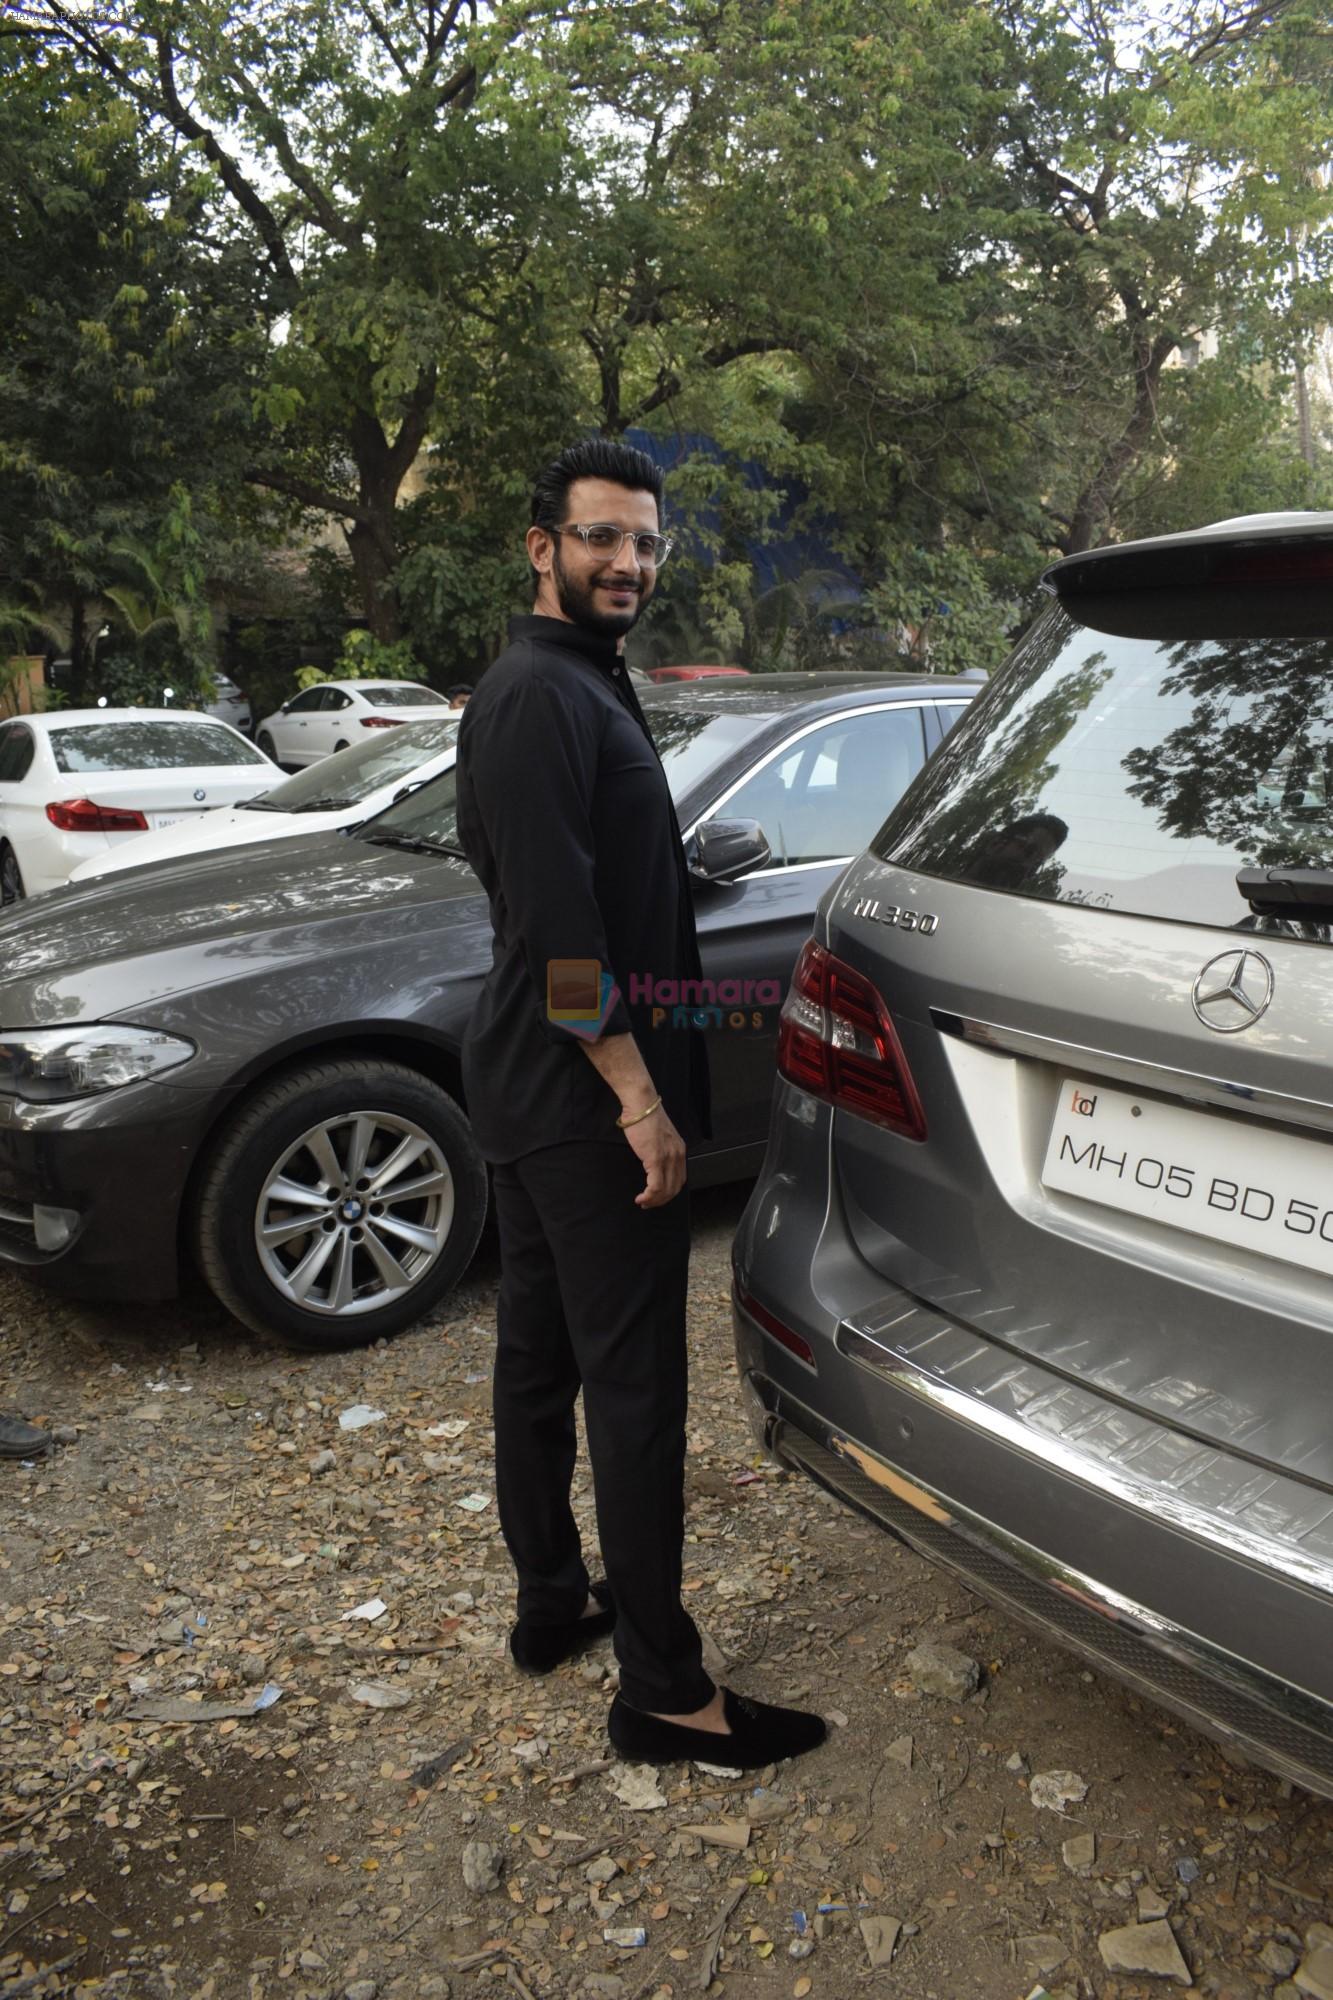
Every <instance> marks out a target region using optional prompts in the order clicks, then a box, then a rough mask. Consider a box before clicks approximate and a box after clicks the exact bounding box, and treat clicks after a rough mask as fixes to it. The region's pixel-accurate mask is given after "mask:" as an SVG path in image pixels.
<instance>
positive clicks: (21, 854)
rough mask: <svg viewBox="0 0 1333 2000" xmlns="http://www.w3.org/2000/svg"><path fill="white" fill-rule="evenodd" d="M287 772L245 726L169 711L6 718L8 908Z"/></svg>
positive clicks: (2, 896)
mask: <svg viewBox="0 0 1333 2000" xmlns="http://www.w3.org/2000/svg"><path fill="white" fill-rule="evenodd" d="M277 776H278V773H277V772H276V771H275V770H274V767H273V765H272V764H271V763H270V761H269V759H268V758H267V757H265V756H263V755H262V754H261V753H260V752H259V751H258V750H256V749H255V747H254V745H253V744H252V743H247V742H246V740H245V738H244V737H243V736H242V735H241V733H240V731H239V730H236V729H233V728H231V726H230V725H229V724H228V723H225V722H215V721H214V720H213V719H212V718H211V717H210V716H206V715H197V714H191V713H190V712H189V711H178V710H175V709H169V708H72V709H63V710H62V709H56V710H53V711H52V712H50V713H49V714H46V715H23V716H16V717H14V718H13V719H12V720H10V721H8V722H3V723H0V903H16V902H17V901H18V900H19V898H20V897H22V896H36V895H38V894H39V893H40V892H41V891H42V890H44V889H57V888H59V887H60V885H61V883H62V882H67V881H68V880H69V877H70V874H71V873H72V871H73V870H74V869H75V868H76V867H77V866H78V864H79V863H80V862H81V861H86V860H87V859H88V858H89V856H91V855H94V854H106V853H110V852H112V851H114V850H115V849H116V848H118V847H119V846H120V845H121V844H122V843H126V844H128V842H129V841H130V840H131V839H132V838H133V837H134V836H135V835H136V834H142V833H147V832H149V831H150V830H152V829H154V828H158V827H166V826H172V825H174V824H176V823H178V822H180V821H182V820H188V819H201V818H203V817H204V816H205V815H206V814H207V812H208V810H209V808H210V807H211V806H230V805H234V804H235V803H236V801H237V800H238V799H244V798H252V797H253V796H254V794H255V793H256V792H257V791H264V790H266V789H267V788H268V786H269V785H270V784H272V783H273V782H274V781H275V780H276V778H277Z"/></svg>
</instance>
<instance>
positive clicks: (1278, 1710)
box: [733, 1225, 1333, 1798]
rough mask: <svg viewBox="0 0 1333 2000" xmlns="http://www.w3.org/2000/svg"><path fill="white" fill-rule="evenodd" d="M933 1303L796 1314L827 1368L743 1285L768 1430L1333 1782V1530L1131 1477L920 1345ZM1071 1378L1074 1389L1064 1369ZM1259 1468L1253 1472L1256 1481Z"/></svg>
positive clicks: (780, 1451) (1259, 1744) (757, 1424)
mask: <svg viewBox="0 0 1333 2000" xmlns="http://www.w3.org/2000/svg"><path fill="white" fill-rule="evenodd" d="M742 1233H744V1225H743V1226H742ZM747 1280H748V1281H749V1282H751V1283H752V1282H753V1279H752V1278H750V1277H749V1274H747ZM764 1303H765V1304H767V1301H764ZM922 1310H923V1309H922V1308H921V1307H920V1305H919V1302H918V1301H916V1300H914V1299H912V1298H911V1296H910V1295H909V1294H907V1293H903V1292H898V1293H894V1294H892V1295H891V1296H889V1297H888V1298H884V1297H881V1299H880V1300H879V1301H878V1302H877V1307H876V1310H875V1311H874V1312H873V1313H863V1312H857V1313H856V1314H855V1316H854V1318H853V1319H844V1320H842V1321H841V1322H840V1323H837V1324H836V1328H835V1329H830V1327H829V1326H828V1324H827V1322H825V1324H824V1326H823V1327H822V1328H820V1327H816V1326H813V1325H809V1324H803V1323H802V1322H801V1321H800V1320H799V1319H795V1320H794V1319H793V1315H792V1314H791V1312H789V1311H784V1312H783V1313H782V1314H781V1315H780V1317H781V1318H782V1319H783V1320H784V1322H785V1323H786V1324H787V1325H788V1326H794V1327H795V1328H796V1330H798V1331H799V1332H800V1333H801V1334H802V1335H803V1336H804V1337H806V1338H807V1339H808V1340H809V1342H810V1345H811V1347H812V1349H813V1350H814V1352H815V1356H816V1360H817V1364H818V1366H817V1370H812V1369H811V1368H810V1367H808V1366H806V1365H805V1364H803V1363H802V1362H801V1361H800V1360H799V1359H797V1358H796V1357H795V1356H793V1355H792V1354H790V1353H789V1352H787V1351H786V1350H785V1349H784V1348H783V1347H781V1346H780V1345H779V1344H778V1343H777V1342H776V1341H775V1340H774V1339H773V1338H772V1337H771V1335H768V1334H765V1332H764V1331H763V1329H762V1328H761V1327H760V1326H759V1325H758V1323H757V1322H756V1321H755V1319H754V1318H753V1317H752V1316H751V1315H750V1313H749V1312H747V1311H746V1310H745V1308H744V1306H743V1305H742V1303H741V1301H740V1299H739V1298H738V1297H735V1296H733V1319H734V1327H735V1335H736V1351H737V1362H738V1366H739V1370H740V1376H741V1382H742V1386H743V1392H744V1396H745V1401H746V1404H747V1407H748V1411H749V1415H750V1420H751V1424H752V1426H753V1428H754V1431H755V1434H756V1436H757V1437H758V1438H759V1440H760V1441H761V1442H762V1443H763V1444H764V1446H765V1447H766V1448H767V1449H768V1450H769V1451H771V1452H772V1453H773V1454H774V1456H775V1457H776V1458H778V1460H779V1461H780V1462H782V1463H783V1464H785V1465H788V1466H789V1467H791V1468H793V1469H795V1470H798V1471H801V1472H804V1473H805V1474H807V1476H809V1477H810V1478H812V1479H814V1480H815V1481H816V1482H817V1483H818V1484H819V1485H821V1486H823V1487H824V1488H825V1489H826V1490H828V1491H829V1492H831V1493H833V1494H835V1495H836V1496H837V1497H838V1498H840V1499H842V1500H843V1501H845V1502H846V1503H847V1504H848V1505H849V1506H852V1507H854V1508H856V1509H857V1510H858V1511H859V1512H861V1513H863V1514H865V1515H867V1516H868V1517H869V1518H870V1519H872V1520H874V1521H876V1522H878V1523H879V1525H881V1526H882V1527H885V1528H887V1529H888V1530H889V1531H890V1532H891V1533H893V1534H894V1535H896V1536H897V1537H898V1538H899V1539H901V1540H902V1541H904V1542H906V1543H908V1544H909V1545H910V1546H911V1547H913V1548H914V1549H916V1550H917V1551H918V1552H919V1553H920V1554H922V1555H924V1556H926V1557H927V1558H929V1559H930V1560H932V1561H934V1562H937V1563H939V1564H941V1565H942V1566H944V1567H946V1568H948V1569H951V1570H954V1571H955V1572H957V1574H958V1575H959V1576H961V1577H962V1578H963V1579H964V1580H965V1581H966V1582H967V1583H968V1585H969V1586H970V1587H971V1588H973V1589H975V1590H976V1591H978V1592H979V1593H980V1594H981V1595H983V1596H985V1597H987V1598H989V1599H990V1600H991V1601H992V1602H994V1603H996V1604H999V1605H1001V1606H1003V1607H1004V1608H1005V1609H1007V1610H1010V1611H1012V1612H1013V1613H1015V1614H1016V1615H1017V1616H1019V1617H1021V1618H1023V1619H1025V1620H1026V1621H1027V1622H1029V1623H1031V1624H1034V1625H1036V1626H1037V1627H1038V1628H1040V1629H1041V1630H1042V1631H1043V1632H1044V1633H1046V1634H1047V1635H1048V1636H1050V1637H1052V1638H1055V1639H1056V1640H1058V1641H1059V1642H1060V1643H1062V1644H1064V1645H1066V1646H1068V1647H1071V1648H1073V1649H1074V1650H1075V1651H1077V1652H1079V1653H1080V1654H1082V1655H1084V1656H1085V1657H1086V1658H1087V1659H1089V1660H1090V1661H1092V1662H1094V1663H1095V1664H1096V1665H1098V1666H1100V1667H1102V1668H1104V1669H1105V1670H1107V1671H1108V1672H1110V1673H1112V1674H1114V1675H1116V1676H1117V1677H1118V1678H1119V1679H1121V1680H1122V1681H1125V1682H1126V1683H1128V1684H1129V1685H1130V1686H1132V1687H1134V1688H1135V1689H1137V1690H1139V1691H1140V1692H1142V1693H1144V1694H1146V1695H1148V1696H1150V1697H1151V1698H1153V1699H1154V1700H1156V1701H1158V1702H1160V1703H1161V1704H1163V1705H1164V1706H1165V1707H1168V1708H1170V1709H1172V1710H1174V1711H1175V1712H1176V1713H1177V1714H1179V1715H1181V1716H1183V1717H1184V1718H1185V1719H1186V1720H1187V1721H1189V1722H1190V1723H1192V1724H1193V1725H1194V1726H1195V1727H1197V1728H1199V1729H1201V1730H1202V1731H1204V1732H1205V1733H1207V1734H1209V1735H1212V1736H1214V1737H1216V1738H1218V1739H1220V1740H1222V1741H1223V1742H1225V1743H1226V1744H1228V1745H1229V1746H1231V1747H1233V1748H1234V1749H1236V1750H1239V1751H1240V1752H1242V1753H1243V1754H1244V1755H1246V1756H1249V1757H1251V1758H1253V1759H1254V1760H1255V1761H1256V1762H1258V1763H1261V1764H1263V1765H1266V1766H1267V1767H1268V1768H1270V1769H1271V1770H1274V1771H1276V1772H1278V1773H1279V1774H1280V1775H1282V1776H1283V1777H1286V1778H1290V1779H1292V1780H1293V1781H1295V1782H1296V1783H1298V1784H1301V1785H1303V1786H1305V1787H1307V1788H1308V1789H1310V1790H1312V1791H1315V1792H1318V1793H1321V1794H1322V1795H1324V1796H1325V1797H1330V1798H1333V1560H1329V1559H1328V1558H1327V1557H1326V1555H1325V1553H1324V1551H1323V1548H1322V1546H1316V1545H1312V1544H1311V1543H1310V1541H1309V1540H1308V1539H1302V1538H1301V1537H1299V1536H1294V1535H1291V1534H1288V1535H1286V1536H1284V1537H1279V1536H1274V1537H1272V1538H1271V1539H1266V1538H1265V1537H1264V1536H1263V1535H1262V1534H1258V1533H1256V1532H1254V1530H1253V1528H1252V1527H1250V1526H1241V1525H1239V1524H1238V1522H1237V1519H1236V1518H1235V1514H1234V1511H1233V1512H1232V1513H1231V1514H1228V1512H1227V1511H1226V1510H1225V1509H1221V1508H1219V1509H1206V1508H1203V1507H1200V1506H1195V1505H1193V1504H1190V1505H1185V1506H1181V1505H1179V1504H1173V1488H1172V1486H1171V1484H1170V1483H1169V1482H1166V1481H1164V1482H1163V1483H1162V1484H1161V1485H1160V1486H1156V1487H1155V1486H1154V1485H1153V1484H1152V1483H1151V1481H1150V1480H1148V1479H1146V1478H1137V1479H1136V1478H1134V1477H1131V1476H1125V1477H1117V1476H1115V1473H1114V1470H1113V1469H1108V1463H1109V1462H1108V1459H1107V1458H1106V1457H1103V1458H1101V1459H1098V1458H1096V1457H1095V1456H1092V1455H1087V1456H1083V1457H1081V1456H1080V1454H1079V1451H1078V1447H1077V1445H1076V1444H1074V1443H1071V1442H1070V1440H1069V1437H1068V1434H1067V1432H1066V1433H1060V1432H1059V1428H1058V1426H1057V1427H1055V1428H1054V1429H1053V1430H1052V1431H1051V1432H1047V1433H1044V1432H1043V1429H1042V1427H1041V1425H1040V1424H1039V1423H1033V1422H1031V1421H1029V1420H1027V1417H1028V1416H1029V1415H1030V1409H1031V1402H1030V1399H1028V1398H1026V1397H1025V1396H1023V1395H1014V1396H1010V1395H1008V1394H994V1395H992V1396H991V1397H989V1398H988V1397H986V1396H985V1395H982V1394H972V1393H969V1390H968V1388H967V1387H966V1386H962V1385H963V1384H964V1383H965V1382H966V1380H967V1372H966V1368H965V1366H964V1363H963V1360H962V1359H960V1358H959V1357H960V1356H961V1355H962V1347H961V1346H959V1347H958V1348H957V1349H955V1351H954V1353H953V1354H951V1355H949V1356H948V1360H947V1365H945V1366H944V1367H940V1366H938V1365H937V1363H938V1362H939V1361H941V1360H943V1359H945V1357H944V1356H943V1355H938V1354H937V1355H936V1356H934V1357H932V1359H931V1360H930V1361H927V1360H924V1359H923V1358H921V1357H920V1356H917V1357H913V1356H911V1355H908V1354H905V1353H903V1352H902V1351H901V1349H902V1346H903V1345H906V1344H910V1343H907V1342H904V1341H901V1340H900V1339H899V1338H898V1337H897V1335H896V1329H897V1328H898V1327H899V1325H900V1323H901V1322H903V1321H905V1320H907V1321H910V1320H911V1319H913V1318H915V1317H917V1316H919V1315H920V1314H921V1312H922ZM812 1317H813V1316H812ZM930 1318H931V1319H932V1320H933V1321H934V1323H935V1325H936V1326H937V1327H938V1328H939V1329H940V1334H939V1340H940V1343H941V1344H942V1346H943V1347H944V1348H945V1349H946V1350H947V1349H948V1347H949V1342H948V1334H949V1333H950V1332H953V1333H954V1334H956V1335H957V1339H958V1341H959V1342H960V1343H962V1342H972V1343H975V1340H976V1337H975V1336H973V1335H971V1334H970V1333H966V1332H965V1331H964V1330H961V1329H951V1328H950V1327H949V1326H948V1323H947V1322H942V1321H940V1319H939V1316H938V1315H930ZM830 1333H832V1337H831V1338H830ZM935 1344H936V1340H935V1339H934V1338H932V1345H935ZM983 1345H987V1346H988V1345H989V1344H988V1343H983ZM955 1363H956V1366H955V1365H954V1364H955ZM1018 1367H1021V1368H1022V1369H1023V1370H1024V1372H1027V1371H1028V1370H1029V1368H1030V1364H1015V1363H1014V1359H1013V1357H1012V1356H1008V1355H1002V1354H1001V1353H1000V1352H999V1351H998V1350H995V1349H991V1351H990V1374H989V1382H990V1387H991V1388H992V1389H994V1388H995V1387H996V1385H997V1383H999V1382H1001V1381H1004V1382H1005V1385H1006V1387H1007V1386H1008V1379H1009V1378H1012V1376H1013V1375H1014V1374H1015V1372H1016V1368H1018ZM1051 1385H1052V1391H1051V1393H1052V1395H1053V1396H1055V1397H1057V1399H1058V1396H1059V1393H1060V1391H1061V1390H1062V1388H1063V1387H1064V1385H1062V1384H1061V1383H1060V1382H1059V1381H1058V1379H1057V1378H1055V1377H1052V1378H1051ZM1032 1386H1039V1385H1032ZM816 1406H818V1407H816ZM1111 1414H1112V1415H1113V1416H1114V1414H1115V1413H1114V1412H1111ZM870 1440H873V1443H872V1442H870ZM1254 1470H1255V1469H1254V1468H1253V1467H1248V1468H1245V1467H1242V1468H1240V1471H1241V1473H1242V1475H1243V1474H1244V1473H1246V1472H1248V1473H1249V1475H1250V1484H1251V1486H1252V1485H1253V1484H1254V1478H1253V1475H1254ZM1262 1483H1263V1484H1264V1486H1265V1488H1266V1489H1272V1488H1273V1487H1274V1486H1282V1485H1285V1484H1291V1485H1292V1486H1294V1487H1295V1486H1296V1485H1297V1483H1296V1482H1284V1481H1272V1480H1265V1481H1263V1482H1262ZM1302 1492H1303V1493H1304V1503H1305V1504H1308V1503H1309V1501H1310V1499H1311V1498H1312V1497H1313V1496H1311V1495H1310V1494H1309V1492H1308V1490H1306V1489H1299V1488H1298V1487H1297V1500H1298V1503H1299V1501H1300V1497H1301V1494H1302ZM1276 1497H1277V1499H1278V1501H1279V1502H1280V1501H1281V1500H1282V1497H1283V1496H1281V1495H1277V1496H1276ZM1274 1518H1275V1519H1279V1518H1282V1517H1281V1513H1280V1506H1279V1507H1278V1508H1276V1509H1275V1512H1274Z"/></svg>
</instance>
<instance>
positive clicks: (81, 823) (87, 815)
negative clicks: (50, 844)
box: [46, 799, 148, 833]
mask: <svg viewBox="0 0 1333 2000" xmlns="http://www.w3.org/2000/svg"><path fill="white" fill-rule="evenodd" d="M46 817H47V818H48V819H49V820H50V822H51V824H52V826H58V827H59V828H60V831H61V832H62V833H147V831H148V821H147V820H146V819H145V818H144V816H143V814H142V813H141V812H135V811H134V809H133V807H131V806H99V805H95V804H94V803H93V801H92V800H91V799H56V800H54V801H53V802H52V803H51V804H50V805H49V806H48V807H47V808H46Z"/></svg>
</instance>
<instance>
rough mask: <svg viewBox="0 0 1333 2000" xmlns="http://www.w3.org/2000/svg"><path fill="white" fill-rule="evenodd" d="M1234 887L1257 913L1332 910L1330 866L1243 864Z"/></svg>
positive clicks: (1283, 914) (1284, 914)
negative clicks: (1302, 866)
mask: <svg viewBox="0 0 1333 2000" xmlns="http://www.w3.org/2000/svg"><path fill="white" fill-rule="evenodd" d="M1236 887H1237V888H1238V889H1239V890H1240V893H1241V895H1242V896H1243V897H1244V898H1245V900H1246V902H1247V903H1248V904H1249V906H1250V908H1251V909H1252V910H1255V911H1257V912H1258V913H1259V915H1260V916H1274V917H1290V916H1298V915H1300V914H1301V913H1303V912H1306V911H1309V912H1318V913H1320V914H1322V915H1330V914H1333V868H1242V869H1241V870H1240V872H1239V874H1238V875H1237V876H1236Z"/></svg>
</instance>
